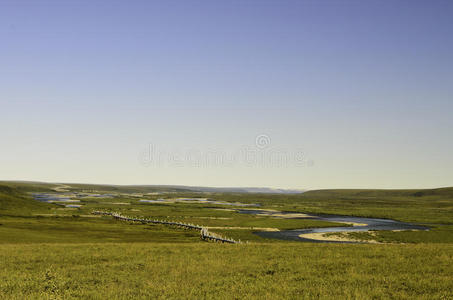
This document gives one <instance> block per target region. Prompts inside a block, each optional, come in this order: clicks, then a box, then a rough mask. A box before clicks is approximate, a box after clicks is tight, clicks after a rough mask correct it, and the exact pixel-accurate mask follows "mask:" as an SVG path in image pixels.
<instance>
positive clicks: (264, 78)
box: [0, 0, 453, 189]
mask: <svg viewBox="0 0 453 300" xmlns="http://www.w3.org/2000/svg"><path fill="white" fill-rule="evenodd" d="M0 128H1V130H0V179H3V180H40V181H53V182H90V183H115V184H185V185H202V186H269V187H281V188H301V189H305V188H308V189H315V188H417V187H440V186H453V1H449V0H445V1H442V0H433V1H428V0H426V1H416V0H407V1H405V0H397V1H394V0H392V1H390V0H388V1H386V0H376V1H373V0H368V1H363V0H357V1H346V0H344V1H341V0H335V1H324V0H316V1H314V0H313V1H303V0H297V1H296V0H295V1H290V0H274V1H268V0H256V1H253V0H237V1H234V0H232V1H212V0H206V1H195V0H193V1H192V0H184V1H172V0H170V1H168V0H166V1H113V0H105V1H100V0H98V1H96V0H90V1H88V0H85V1H84V0H82V1H41V0H33V1H21V0H11V1H9V0H3V1H1V2H0ZM244 153H245V154H244ZM275 153H277V154H278V155H280V154H283V156H284V157H285V159H284V160H278V159H276V160H275V159H274V158H273V157H274V155H275ZM278 155H277V156H278ZM211 156H214V157H216V159H214V162H213V161H211V160H210V159H208V157H211ZM219 157H221V159H218V158H219ZM219 160H220V161H219ZM275 161H276V162H275Z"/></svg>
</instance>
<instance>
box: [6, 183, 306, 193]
mask: <svg viewBox="0 0 453 300" xmlns="http://www.w3.org/2000/svg"><path fill="white" fill-rule="evenodd" d="M0 184H3V185H6V186H10V187H15V188H17V189H19V190H23V191H35V192H36V191H44V190H50V189H51V188H55V187H57V186H59V185H68V186H70V188H69V189H70V190H80V189H84V190H98V191H104V192H122V193H128V192H130V193H149V192H176V193H182V192H205V193H264V194H298V193H303V192H304V190H296V189H273V188H266V187H203V186H185V185H111V184H83V183H44V182H32V181H0Z"/></svg>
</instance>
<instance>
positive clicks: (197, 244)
mask: <svg viewBox="0 0 453 300" xmlns="http://www.w3.org/2000/svg"><path fill="white" fill-rule="evenodd" d="M55 189H56V190H55ZM62 189H63V187H62V185H56V184H40V183H20V182H19V183H13V182H0V299H77V298H78V299H106V298H111V299H149V298H162V299H164V298H170V299H180V298H190V299H200V298H201V299H203V298H223V299H237V298H252V299H275V298H288V299H319V298H322V299H329V298H340V299H345V298H346V299H348V298H349V299H382V298H393V299H453V293H452V291H453V280H451V278H453V221H452V220H453V189H451V188H450V189H448V188H447V189H436V190H396V191H379V190H326V191H313V192H307V193H304V194H296V195H280V194H275V195H269V194H241V193H239V194H237V193H197V192H193V191H186V190H180V189H177V188H165V189H163V190H159V189H158V188H156V187H151V188H147V187H143V186H141V187H132V186H130V187H124V188H123V187H117V186H113V187H112V186H96V185H72V184H71V185H70V187H69V188H68V186H66V188H64V189H63V191H62ZM65 191H66V192H67V191H69V192H80V193H98V194H102V193H111V194H114V197H112V198H102V197H101V198H99V197H96V196H95V195H94V194H93V196H92V197H91V196H90V197H84V198H81V200H80V202H79V204H80V205H82V206H81V207H80V208H67V207H64V205H57V204H52V203H44V202H39V201H36V200H34V199H33V197H32V194H31V193H57V194H58V193H63V194H64V193H66V192H65ZM178 197H191V198H193V197H202V198H213V199H215V200H218V201H225V202H230V203H246V204H259V205H260V207H259V208H260V209H275V210H280V211H292V212H301V213H305V212H311V213H335V214H343V215H355V216H367V217H380V218H382V217H384V218H392V219H396V220H400V221H406V222H413V223H417V224H426V225H428V226H430V227H431V230H429V231H402V232H391V231H377V232H365V233H351V234H350V235H353V236H355V237H356V238H359V239H362V240H375V241H378V242H382V243H386V244H319V243H301V242H283V241H280V240H274V239H265V238H262V237H259V236H257V235H255V234H253V232H255V231H257V230H268V229H273V230H276V229H278V230H286V229H295V228H298V229H301V228H313V227H331V226H340V225H341V226H345V225H344V224H338V223H332V222H325V221H319V220H310V219H284V218H274V217H268V216H255V215H247V214H239V213H237V212H235V211H234V210H232V208H235V207H231V206H228V205H226V204H224V205H222V204H212V203H192V202H174V203H173V202H172V203H165V202H162V203H152V204H150V203H141V202H140V199H150V200H152V199H158V198H161V199H175V198H178ZM93 210H105V211H117V212H121V213H122V214H124V215H128V216H143V217H146V218H155V219H160V220H173V221H180V222H185V223H194V224H198V225H203V226H208V227H212V228H215V229H212V231H214V232H217V233H221V234H222V235H224V236H228V237H232V238H234V239H241V240H243V241H248V242H249V243H247V244H240V245H226V244H215V243H208V242H204V241H201V240H200V238H199V233H198V232H197V231H193V230H183V229H179V228H174V227H171V226H170V227H169V226H163V225H149V224H146V225H145V224H139V223H132V222H122V221H116V220H114V219H112V218H111V217H108V216H103V217H100V216H94V215H92V214H91V212H92V211H93Z"/></svg>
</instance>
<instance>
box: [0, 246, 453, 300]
mask: <svg viewBox="0 0 453 300" xmlns="http://www.w3.org/2000/svg"><path fill="white" fill-rule="evenodd" d="M0 261H1V262H2V268H1V271H0V296H2V298H3V299H24V298H26V299H30V298H61V299H63V298H64V299H72V298H78V299H154V298H161V299H164V298H170V299H182V298H190V299H206V298H211V299H212V298H215V299H239V298H240V299H243V298H247V299H276V298H290V299H319V298H322V299H326V298H337V299H348V298H349V299H382V298H390V299H451V298H452V297H453V293H452V290H453V282H452V280H451V278H452V276H453V245H438V244H436V245H426V244H425V245H327V244H316V245H314V244H304V243H279V244H276V243H274V244H255V245H221V244H208V243H198V244H153V243H133V244H104V243H103V244H83V245H77V244H75V245H74V244H50V245H49V244H32V245H20V244H11V245H0Z"/></svg>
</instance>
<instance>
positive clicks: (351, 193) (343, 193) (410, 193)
mask: <svg viewBox="0 0 453 300" xmlns="http://www.w3.org/2000/svg"><path fill="white" fill-rule="evenodd" d="M304 196H305V197H313V198H316V197H319V198H326V197H364V198H377V197H429V196H442V197H447V198H453V187H445V188H436V189H401V190H399V189H395V190H384V189H379V190H377V189H376V190H374V189H331V190H313V191H307V192H305V193H304Z"/></svg>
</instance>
